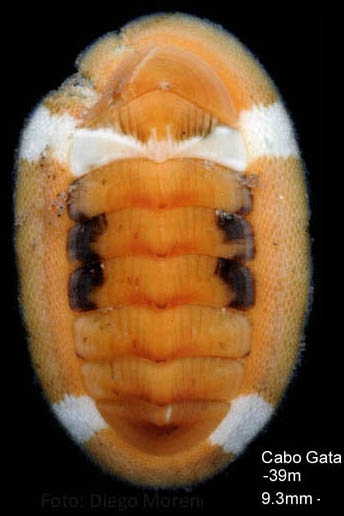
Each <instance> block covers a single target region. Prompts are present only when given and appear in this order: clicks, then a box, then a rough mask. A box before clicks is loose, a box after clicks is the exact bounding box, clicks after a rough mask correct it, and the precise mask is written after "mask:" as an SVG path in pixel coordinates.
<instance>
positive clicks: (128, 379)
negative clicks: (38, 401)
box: [16, 14, 310, 487]
mask: <svg viewBox="0 0 344 516" xmlns="http://www.w3.org/2000/svg"><path fill="white" fill-rule="evenodd" d="M77 66H78V71H77V73H76V74H75V75H74V76H72V77H71V78H70V79H69V80H67V81H66V82H65V83H63V85H62V86H61V87H60V88H59V89H58V90H56V91H54V92H52V93H50V94H49V95H48V96H47V97H46V98H44V99H43V101H42V102H41V103H40V104H39V106H38V107H37V108H36V109H35V110H34V111H33V113H32V115H31V117H30V119H29V120H28V123H27V125H26V127H25V128H24V131H23V134H22V139H21V144H20V149H19V163H18V176H17V185H16V228H17V229H16V249H17V260H18V269H19V276H20V300H21V303H22V307H23V313H24V318H25V322H26V325H27V330H28V335H29V344H30V350H31V355H32V360H33V364H34V367H35V370H36V372H37V375H38V377H39V379H40V382H41V384H42V388H43V390H44V392H45V395H46V397H47V399H48V401H49V403H50V404H51V406H52V409H53V412H54V413H55V415H56V416H57V418H58V419H59V420H60V422H61V423H62V424H63V425H64V427H65V428H66V430H67V431H68V432H69V434H70V435H71V437H72V438H73V439H74V440H75V441H76V442H77V443H78V444H80V445H81V446H82V447H83V448H84V449H85V450H86V452H87V453H89V454H90V455H91V456H92V457H93V458H94V459H95V460H96V461H97V462H98V463H99V464H100V466H102V467H103V468H105V469H106V470H107V471H109V472H111V473H113V474H114V475H116V476H119V477H122V478H124V479H127V480H129V481H130V482H133V483H137V484H143V485H150V486H160V487H168V486H179V485H188V484H192V483H195V482H198V481H200V480H203V479H205V478H207V477H209V476H210V475H213V474H214V473H215V472H217V471H219V470H220V469H222V468H223V467H224V466H225V465H226V464H228V463H229V462H230V461H231V460H233V459H234V458H235V457H236V456H237V455H238V454H240V453H241V452H242V451H243V450H244V449H245V447H246V446H247V445H248V443H249V442H250V441H251V440H252V439H253V438H254V437H255V435H256V434H257V433H258V432H259V431H260V430H261V429H262V428H263V427H264V425H265V424H266V423H267V422H268V420H269V419H270V417H271V415H272V414H273V411H274V409H275V408H276V406H277V405H278V403H279V400H280V398H281V396H282V394H283V392H284V390H285V388H286V386H287V384H288V381H289V378H290V376H291V374H292V371H293V368H294V364H295V360H296V358H297V355H298V347H299V343H300V339H301V336H302V330H303V324H304V317H305V311H306V307H307V296H308V290H309V268H310V267H309V238H308V233H307V229H308V208H307V193H306V187H305V180H304V173H303V169H302V161H301V159H300V155H299V151H298V147H297V144H296V141H295V137H294V133H293V128H292V124H291V122H290V119H289V116H288V114H287V112H286V110H285V108H284V105H283V103H282V101H281V99H280V98H279V95H278V92H277V91H276V88H275V87H274V84H273V83H272V81H271V80H270V79H269V77H268V76H267V74H266V72H265V71H264V70H263V68H262V67H261V65H260V64H259V63H258V61H256V60H255V58H254V57H253V56H252V55H251V54H250V52H249V51H248V50H247V49H246V48H245V47H244V46H243V45H242V44H241V43H240V42H239V41H238V40H237V39H236V38H235V37H233V36H232V35H230V34H229V33H227V32H225V31H224V30H222V29H221V28H219V27H217V26H214V25H212V24H211V23H210V22H205V21H201V20H199V19H197V18H194V17H191V16H186V15H181V14H175V15H162V16H161V15H159V16H151V17H147V18H143V19H139V20H137V21H134V22H133V23H131V24H129V25H128V26H126V27H124V29H123V30H122V31H121V32H120V33H119V34H115V33H113V34H108V35H106V36H104V37H103V38H101V39H99V40H98V41H96V42H95V43H94V44H93V45H92V46H90V47H89V48H88V49H87V50H86V51H85V52H84V53H83V54H82V55H81V56H80V58H79V59H78V61H77Z"/></svg>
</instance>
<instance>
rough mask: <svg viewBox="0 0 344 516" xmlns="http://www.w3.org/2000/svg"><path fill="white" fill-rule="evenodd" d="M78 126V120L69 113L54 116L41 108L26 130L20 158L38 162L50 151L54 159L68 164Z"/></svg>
mask: <svg viewBox="0 0 344 516" xmlns="http://www.w3.org/2000/svg"><path fill="white" fill-rule="evenodd" d="M77 124H78V121H77V120H76V118H73V117H71V116H70V115H68V114H67V113H65V114H64V115H52V114H51V112H50V111H49V109H48V108H47V107H45V106H39V107H38V108H37V109H36V110H35V111H34V112H33V113H32V115H31V117H30V118H29V121H28V123H27V125H26V126H25V128H24V131H23V134H22V139H21V142H20V147H19V157H20V158H21V159H27V160H29V161H37V160H39V158H40V157H41V156H42V154H44V152H45V151H46V150H48V149H50V150H51V152H52V155H53V156H54V158H56V159H57V160H59V161H61V162H66V161H67V158H68V154H69V149H70V145H71V141H72V137H73V135H74V134H75V128H76V126H77Z"/></svg>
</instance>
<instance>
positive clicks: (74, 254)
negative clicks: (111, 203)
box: [68, 214, 107, 263]
mask: <svg viewBox="0 0 344 516" xmlns="http://www.w3.org/2000/svg"><path fill="white" fill-rule="evenodd" d="M106 225H107V222H106V217H105V215H104V214H102V215H98V216H97V217H92V218H89V219H85V220H83V221H82V222H78V223H77V224H75V226H73V227H72V228H71V230H70V232H69V237H68V256H69V258H70V260H77V261H79V262H84V263H89V262H94V261H97V260H99V256H98V255H97V253H96V252H95V251H93V250H92V243H94V242H96V240H97V238H98V237H99V235H101V234H102V233H103V232H104V231H105V229H106Z"/></svg>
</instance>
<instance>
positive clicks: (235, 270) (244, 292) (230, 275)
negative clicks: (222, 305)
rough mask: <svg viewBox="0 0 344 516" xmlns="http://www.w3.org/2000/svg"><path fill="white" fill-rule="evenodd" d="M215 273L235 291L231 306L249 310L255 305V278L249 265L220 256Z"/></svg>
mask: <svg viewBox="0 0 344 516" xmlns="http://www.w3.org/2000/svg"><path fill="white" fill-rule="evenodd" d="M215 274H218V275H219V276H220V278H221V279H222V280H223V281H224V282H225V283H226V284H227V285H228V286H229V287H231V289H232V290H233V292H234V299H233V301H232V302H231V303H230V305H229V306H230V307H232V308H238V309H239V310H247V309H248V308H251V307H252V306H253V305H254V300H255V299H254V298H255V292H254V278H253V275H252V273H251V271H250V269H248V267H245V266H244V265H241V264H240V263H239V262H236V261H233V260H228V259H225V258H218V260H217V265H216V269H215Z"/></svg>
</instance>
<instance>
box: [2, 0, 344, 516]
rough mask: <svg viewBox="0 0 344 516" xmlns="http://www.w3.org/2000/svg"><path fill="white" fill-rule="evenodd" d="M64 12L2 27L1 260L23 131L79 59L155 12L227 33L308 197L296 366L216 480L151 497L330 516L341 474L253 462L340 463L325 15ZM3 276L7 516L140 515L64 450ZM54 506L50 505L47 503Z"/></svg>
mask: <svg viewBox="0 0 344 516" xmlns="http://www.w3.org/2000/svg"><path fill="white" fill-rule="evenodd" d="M224 4H225V5H224ZM72 6H73V7H72ZM72 6H71V5H69V6H67V5H65V6H63V5H61V4H58V5H54V4H50V5H48V4H45V7H41V8H40V9H38V8H37V10H35V9H34V8H32V7H30V10H27V11H25V9H22V8H21V9H20V13H19V12H18V13H17V12H16V11H15V9H14V8H13V7H12V9H10V11H9V14H8V18H6V17H5V19H4V21H3V23H4V25H6V22H7V25H8V27H7V29H8V32H7V33H6V38H5V41H4V43H3V45H2V49H3V54H2V68H3V71H4V77H3V85H4V86H5V88H8V91H6V92H5V95H4V96H3V97H2V101H3V106H2V110H1V112H2V115H3V117H4V118H3V126H4V127H6V131H5V135H4V138H5V146H4V148H3V151H5V155H6V157H7V159H8V163H6V168H5V170H3V171H2V175H1V179H2V182H3V184H4V185H5V187H6V188H5V189H1V194H2V195H5V196H6V197H5V199H4V201H3V202H2V203H1V206H2V208H3V209H4V210H5V213H4V218H3V220H6V221H9V225H8V226H7V225H6V228H7V227H8V232H6V233H3V235H4V236H3V238H4V239H5V240H4V242H5V245H4V253H3V254H4V256H5V251H6V249H9V250H10V251H11V245H12V244H11V241H12V229H11V224H12V200H11V199H12V198H11V191H12V187H13V176H12V170H13V156H14V150H15V147H16V145H17V141H18V135H19V132H20V129H21V126H22V124H23V121H24V119H25V117H26V116H27V114H28V113H29V112H30V110H31V109H32V107H33V106H34V105H35V104H36V103H37V102H38V101H39V100H40V98H41V97H42V96H43V95H45V94H46V93H47V92H48V91H50V90H52V89H55V88H56V87H58V85H59V84H60V83H61V82H62V81H63V80H64V79H65V78H66V77H67V76H69V75H71V74H72V73H73V72H74V70H75V69H74V66H73V63H74V60H75V58H76V56H77V55H78V54H79V53H80V51H82V50H83V49H84V48H85V47H86V46H87V45H88V44H90V43H91V42H92V41H93V40H94V39H95V38H97V37H98V36H100V35H102V34H104V33H106V32H108V31H111V30H116V29H119V28H120V27H121V26H122V25H124V24H125V23H126V22H128V21H130V20H132V19H133V18H135V17H137V16H139V15H142V14H145V13H150V12H157V11H177V10H178V11H182V12H188V13H191V14H196V15H199V16H202V17H206V18H209V19H211V20H213V21H215V22H217V23H221V24H222V25H223V26H224V27H225V28H226V29H228V30H229V31H231V32H233V33H234V34H235V35H236V36H237V37H239V39H241V40H242V41H243V42H244V43H245V44H246V45H247V46H248V48H250V49H251V50H252V51H253V52H254V53H255V54H256V55H257V56H258V58H259V59H260V61H261V62H262V63H263V65H264V66H265V68H266V69H267V71H268V72H269V73H270V75H271V77H272V78H273V79H274V80H275V82H276V84H277V86H278V88H279V90H280V92H281V94H282V97H283V98H284V100H285V101H286V104H287V106H288V108H289V111H290V113H291V116H292V118H293V120H294V123H295V126H296V128H297V132H298V137H299V143H300V147H301V149H302V153H303V158H304V160H305V163H306V166H307V169H308V183H309V189H310V196H311V213H312V217H311V235H312V239H313V263H314V274H313V285H314V302H313V308H312V312H311V314H310V317H309V320H308V325H307V328H306V350H305V351H304V353H303V355H302V360H301V364H300V365H299V367H298V369H297V372H296V374H295V377H294V379H293V381H292V383H291V386H290V388H289V389H288V392H287V395H286V397H285V399H284V401H283V403H282V404H281V406H280V408H279V410H278V411H277V414H276V415H275V417H274V418H273V420H272V421H271V423H270V424H269V426H268V428H267V429H266V431H265V432H264V433H263V434H261V435H260V436H259V437H258V439H256V440H255V441H254V443H252V445H251V446H250V447H249V448H248V450H247V451H246V453H245V454H244V455H243V456H242V457H241V458H240V459H239V460H237V461H236V462H235V463H234V464H233V465H231V466H230V467H229V468H228V469H227V470H226V471H225V472H223V473H222V474H220V475H218V476H216V477H215V478H213V479H212V480H210V481H208V482H206V483H205V484H203V485H200V486H196V487H195V488H192V489H189V490H187V491H181V490H179V491H176V492H171V491H167V492H160V496H163V495H164V496H167V497H168V498H167V499H166V500H167V501H166V500H165V501H164V503H165V504H166V505H169V504H170V505H172V495H173V496H179V497H180V496H182V495H186V496H188V497H198V498H199V500H201V499H202V501H203V502H202V503H203V508H199V509H197V507H195V508H194V509H193V510H190V512H193V513H195V514H196V513H198V512H199V513H205V512H209V511H212V512H214V513H215V512H216V513H217V514H234V515H236V514H241V513H245V512H248V513H249V514H251V512H250V511H252V514H264V513H267V514H279V513H283V514H289V513H290V514H291V513H294V512H305V513H306V512H307V513H311V514H316V513H317V514H333V512H331V508H332V509H335V508H339V507H340V503H339V500H340V496H341V493H340V492H339V473H340V469H339V466H335V465H316V464H315V465H306V463H305V462H304V463H303V464H301V465H297V464H296V465H289V466H286V468H287V469H289V470H290V471H301V473H302V482H301V483H295V484H290V483H285V484H283V483H280V484H276V483H269V482H267V481H266V480H263V479H262V475H263V474H265V473H266V472H267V469H268V467H267V466H264V465H263V464H262V462H261V453H262V451H263V450H266V449H268V450H272V451H274V452H281V451H283V450H285V451H287V452H289V453H300V454H301V455H302V456H304V455H305V453H306V452H307V451H308V450H316V451H318V452H328V451H332V452H336V451H340V444H341V443H340V441H339V439H340V435H342V434H341V432H340V428H339V427H340V423H339V421H340V411H341V408H342V407H341V404H342V401H341V388H340V387H341V382H340V380H341V375H340V373H341V370H342V365H341V363H340V361H339V360H337V359H336V357H337V353H338V347H339V345H340V343H339V342H338V341H339V339H340V338H338V336H336V333H335V331H334V330H333V326H334V321H335V319H336V317H338V314H334V310H335V306H336V303H335V302H334V300H333V296H332V292H331V291H330V290H329V289H328V285H329V286H331V285H333V283H334V282H336V277H335V274H334V271H331V272H329V273H328V272H327V271H328V268H329V260H328V259H327V258H328V256H327V254H326V253H327V249H328V247H329V242H328V241H327V224H326V217H327V213H328V205H327V196H326V192H327V190H328V188H329V187H330V186H331V188H333V184H331V185H330V180H329V177H330V174H331V172H330V170H329V164H328V161H327V153H326V144H325V142H326V137H327V133H328V130H326V129H325V118H326V91H325V90H326V88H325V67H326V53H325V49H326V44H325V39H326V25H327V23H326V9H325V12H324V7H322V10H320V8H315V7H314V6H313V7H312V10H311V11H305V12H302V11H300V9H299V8H298V7H297V6H293V5H291V4H288V5H286V4H285V3H281V4H280V5H277V4H276V5H275V6H274V7H273V8H272V7H268V6H265V7H264V6H263V5H260V6H259V7H258V6H256V7H254V8H253V7H251V6H249V5H247V4H244V5H242V6H241V7H240V5H231V3H230V2H224V3H223V4H222V3H218V2H215V1H213V2H208V5H207V4H204V7H199V6H198V4H197V3H196V2H194V3H192V2H161V3H159V2H145V3H144V4H143V3H142V4H139V3H135V2H134V3H133V2H130V1H127V2H126V3H125V2H123V3H122V4H119V3H118V2H102V1H97V2H95V3H94V4H93V5H90V6H89V7H87V6H86V3H85V4H84V5H83V4H82V3H80V4H76V3H73V4H72ZM77 6H78V7H77ZM19 14H20V18H18V16H19ZM332 246H333V243H332ZM6 260H7V257H6ZM2 272H3V275H2V281H3V289H4V296H5V297H4V299H5V305H6V308H7V309H8V310H9V316H8V317H7V315H6V317H5V321H6V322H10V325H11V328H10V332H9V333H8V337H4V342H3V344H4V349H6V350H7V349H8V350H9V358H8V360H6V361H5V362H4V363H3V373H4V377H5V378H6V387H5V388H4V389H5V390H4V391H3V398H4V400H6V401H7V400H9V402H10V403H9V408H8V412H4V414H3V415H4V419H3V421H4V422H5V423H4V424H3V427H4V428H5V427H6V429H7V430H9V435H8V436H7V437H5V438H4V440H3V441H2V442H3V443H4V448H5V449H4V450H3V451H4V455H5V452H6V451H8V452H9V458H10V460H9V464H8V466H7V465H3V468H4V470H6V478H7V481H8V489H7V488H6V489H5V492H4V494H3V500H2V502H3V503H5V502H8V503H9V507H10V509H9V512H7V513H8V514H13V513H15V512H16V511H17V510H25V511H26V510H28V511H33V513H34V514H39V513H40V512H43V513H46V514H50V513H51V514H54V513H60V512H61V513H64V514H76V513H77V512H78V510H76V509H75V510H74V509H73V508H71V507H70V506H69V508H65V509H64V508H62V507H60V508H57V509H53V508H52V507H51V504H49V503H48V505H47V506H46V507H45V508H42V496H43V494H44V493H46V494H48V493H49V494H50V495H52V496H57V497H60V498H59V500H60V503H62V498H61V497H62V496H64V495H66V496H67V497H68V496H76V497H79V499H80V500H81V499H82V500H84V501H85V503H86V505H87V500H89V497H90V495H91V494H98V495H99V494H101V495H105V497H106V498H107V500H109V498H110V497H117V498H118V497H120V496H126V497H137V498H136V499H137V500H138V508H137V509H136V510H133V509H128V511H127V513H129V514H133V513H144V512H146V513H149V509H148V508H147V507H146V508H145V507H144V505H143V503H142V499H143V496H144V494H145V493H146V494H149V495H150V494H151V491H149V490H142V489H138V488H135V487H132V486H130V485H127V484H124V483H122V482H120V481H117V480H116V479H113V478H111V477H109V476H107V475H105V474H103V473H102V472H101V471H100V470H99V469H98V468H97V467H96V466H94V465H93V464H92V463H91V462H90V461H89V460H88V459H87V458H86V457H85V456H84V455H83V454H82V452H80V451H79V449H78V448H77V447H76V446H75V445H74V444H72V443H71V441H70V440H69V438H67V437H66V436H65V434H64V432H63V431H62V430H61V429H60V428H59V427H58V425H57V424H56V422H55V420H54V419H53V418H52V416H51V415H50V412H49V408H48V406H47V404H46V402H45V401H44V399H43V397H42V395H41V393H40V389H39V386H38V385H37V383H36V381H35V379H34V373H33V371H32V369H31V366H30V362H29V358H28V354H27V350H26V344H25V333H24V330H23V328H22V325H21V322H20V317H19V314H18V308H17V300H16V298H17V293H16V286H15V284H16V283H15V282H16V278H15V266H14V259H13V253H11V252H10V256H9V259H8V261H6V265H5V267H4V268H3V271H2ZM334 278H335V279H334ZM330 280H331V281H330ZM5 321H4V322H5ZM6 410H7V409H6ZM4 411H5V409H4ZM13 466H14V467H13ZM282 467H283V466H282ZM262 491H270V492H274V491H284V492H285V493H303V494H312V495H313V497H314V500H315V499H316V498H320V499H321V501H320V502H316V501H314V504H313V506H311V507H310V506H307V507H306V506H303V507H301V506H299V507H297V506H293V507H291V506H289V507H277V506H276V505H275V506H270V507H264V506H262V504H261V501H260V500H261V492H262ZM50 495H49V496H50ZM50 500H51V498H50ZM131 500H133V499H131ZM54 502H56V503H58V501H56V500H55V499H54ZM66 503H67V505H70V503H72V501H71V498H67V502H66ZM179 505H180V504H179ZM49 506H50V508H49ZM79 509H80V507H79ZM89 512H90V513H91V514H92V513H94V514H98V513H102V512H103V513H107V514H116V513H118V512H119V511H118V509H111V508H107V507H106V505H105V504H103V505H102V507H101V508H99V509H95V508H94V509H93V510H90V509H89ZM150 512H151V513H155V514H156V513H158V512H159V511H157V510H151V511H150ZM160 512H161V513H166V514H169V513H174V514H178V513H180V514H183V513H184V512H187V511H186V510H184V509H182V507H180V506H179V507H178V503H177V508H175V509H173V508H170V509H168V508H162V507H161V508H160Z"/></svg>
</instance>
